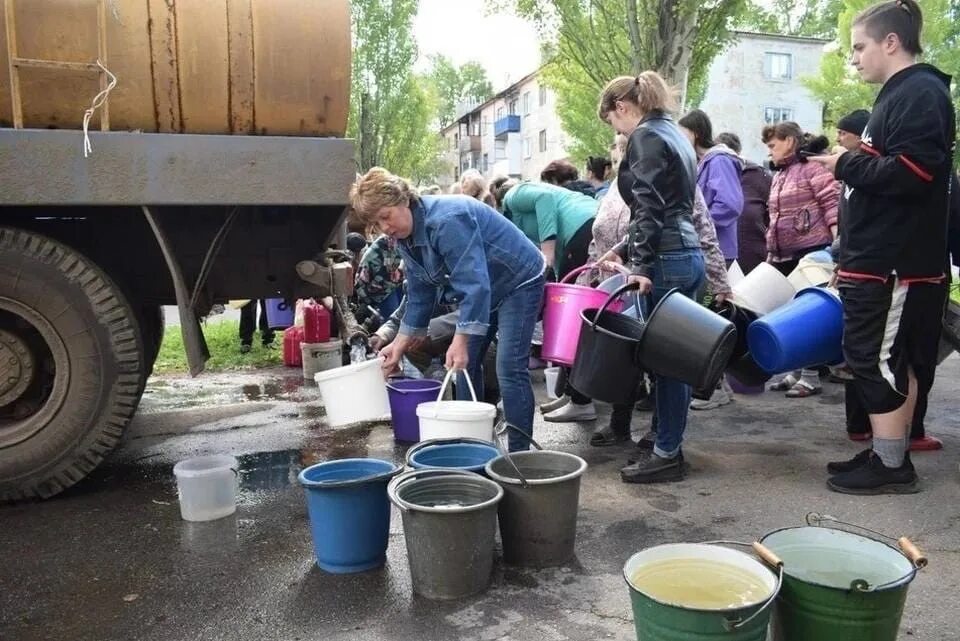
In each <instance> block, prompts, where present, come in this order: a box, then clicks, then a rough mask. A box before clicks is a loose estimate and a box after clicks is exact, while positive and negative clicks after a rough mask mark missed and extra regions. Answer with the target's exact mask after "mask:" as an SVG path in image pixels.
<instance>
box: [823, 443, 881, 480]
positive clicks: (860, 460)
mask: <svg viewBox="0 0 960 641" xmlns="http://www.w3.org/2000/svg"><path fill="white" fill-rule="evenodd" d="M872 451H873V450H872V449H870V448H869V447H868V448H867V449H865V450H863V451H861V452H858V453H857V455H856V456H854V457H853V458H852V459H847V460H846V461H831V462H830V463H827V472H829V473H830V474H843V473H844V472H852V471H853V470H855V469H857V468H858V467H860V466H861V465H863V464H864V463H866V462H867V459H869V458H870V452H872Z"/></svg>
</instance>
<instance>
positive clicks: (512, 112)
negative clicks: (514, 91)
mask: <svg viewBox="0 0 960 641" xmlns="http://www.w3.org/2000/svg"><path fill="white" fill-rule="evenodd" d="M519 106H520V105H519V104H518V101H517V99H516V98H514V99H513V100H511V101H510V115H511V116H516V115H517V107H519Z"/></svg>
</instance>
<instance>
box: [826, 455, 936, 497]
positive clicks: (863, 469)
mask: <svg viewBox="0 0 960 641" xmlns="http://www.w3.org/2000/svg"><path fill="white" fill-rule="evenodd" d="M827 487H828V488H830V489H831V490H833V491H834V492H840V493H841V494H915V493H916V492H919V491H920V488H918V487H917V473H916V471H915V470H914V469H913V463H911V462H910V459H908V458H904V459H903V465H901V466H900V467H898V468H892V469H891V468H889V467H887V466H886V465H884V464H883V461H881V460H880V457H879V456H877V455H875V454H873V453H872V452H871V456H869V457H868V458H867V460H866V462H865V463H864V464H863V465H861V466H860V467H858V468H856V469H853V470H850V471H849V472H844V473H843V474H838V475H836V476H834V477H831V478H830V480H828V481H827Z"/></svg>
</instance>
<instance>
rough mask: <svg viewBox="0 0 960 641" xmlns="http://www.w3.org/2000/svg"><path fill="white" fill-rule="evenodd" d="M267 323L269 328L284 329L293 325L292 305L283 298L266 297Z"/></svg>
mask: <svg viewBox="0 0 960 641" xmlns="http://www.w3.org/2000/svg"><path fill="white" fill-rule="evenodd" d="M264 302H265V303H266V305H267V325H269V326H270V329H286V328H288V327H292V326H293V314H294V306H293V305H291V304H290V303H288V302H287V300H286V299H285V298H268V299H267V300H266V301H264Z"/></svg>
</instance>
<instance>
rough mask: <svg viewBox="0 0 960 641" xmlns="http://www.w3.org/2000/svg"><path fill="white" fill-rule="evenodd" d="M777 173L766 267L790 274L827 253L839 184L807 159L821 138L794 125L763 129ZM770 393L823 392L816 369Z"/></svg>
mask: <svg viewBox="0 0 960 641" xmlns="http://www.w3.org/2000/svg"><path fill="white" fill-rule="evenodd" d="M762 138H763V142H764V144H766V146H767V149H769V150H770V159H771V161H772V162H773V166H774V169H775V170H776V173H775V174H774V176H773V185H772V186H771V188H770V201H769V211H770V226H769V228H768V229H767V262H768V263H770V264H771V265H773V266H774V267H776V268H777V269H778V270H780V272H781V273H783V274H784V275H789V274H790V272H792V271H793V270H794V269H796V267H797V264H798V263H799V262H800V259H801V258H803V257H804V256H806V255H807V254H809V253H810V252H814V251H818V250H821V249H825V248H827V247H829V246H830V244H831V243H832V242H833V240H834V239H835V238H836V237H837V211H838V205H839V201H840V183H839V182H837V181H836V180H835V179H834V177H833V174H831V173H830V172H829V171H827V170H826V169H825V168H824V167H823V166H821V165H819V164H817V163H812V162H807V156H809V155H817V154H822V153H826V152H827V151H828V148H829V146H830V143H829V141H828V140H827V139H826V138H825V137H824V136H818V137H814V136H811V135H810V134H805V133H804V132H803V130H801V129H800V125H798V124H797V123H795V122H781V123H778V124H776V125H768V126H766V127H764V128H763V134H762ZM770 389H772V390H775V391H785V392H786V393H787V396H788V397H790V398H806V397H808V396H813V395H814V394H819V393H820V392H821V391H823V388H822V387H821V386H820V376H819V375H818V374H817V370H803V371H802V372H791V373H790V374H787V375H786V376H784V377H783V379H782V380H781V381H779V382H777V383H775V384H774V385H773V386H772V387H771V388H770Z"/></svg>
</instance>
